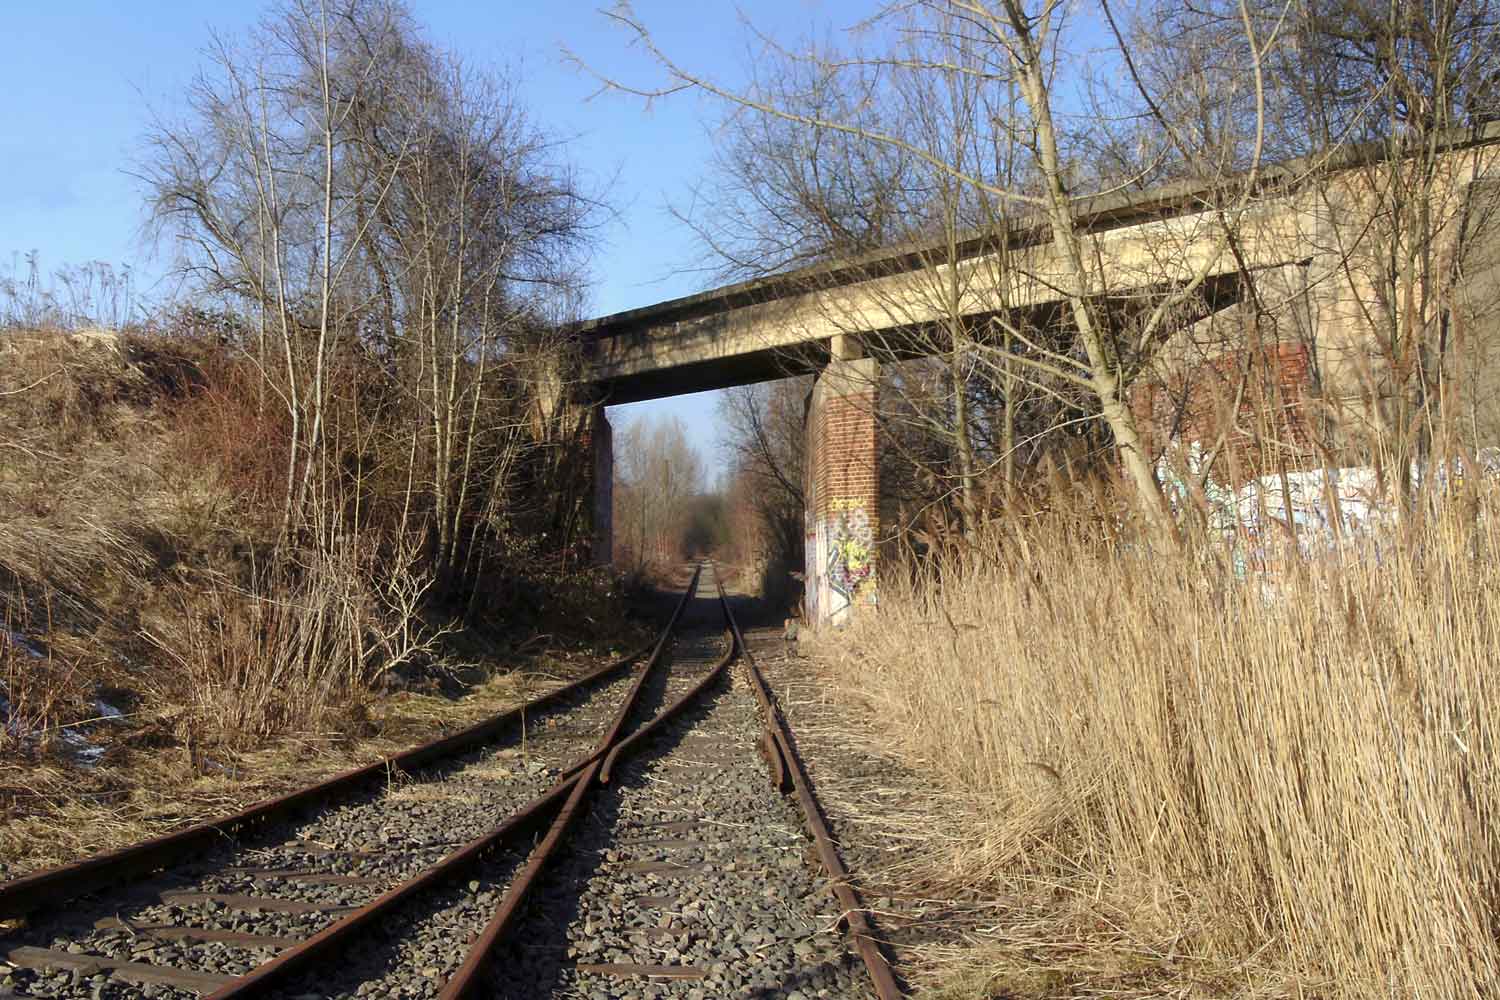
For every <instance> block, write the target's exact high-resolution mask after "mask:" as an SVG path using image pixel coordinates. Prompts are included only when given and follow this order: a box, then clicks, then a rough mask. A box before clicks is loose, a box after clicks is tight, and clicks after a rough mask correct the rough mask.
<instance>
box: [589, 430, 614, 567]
mask: <svg viewBox="0 0 1500 1000" xmlns="http://www.w3.org/2000/svg"><path fill="white" fill-rule="evenodd" d="M593 419H594V423H593V427H592V433H591V434H590V435H589V444H590V446H591V447H592V448H593V451H594V483H593V486H594V490H593V493H594V497H593V501H594V502H593V518H592V520H593V526H594V538H593V551H592V553H591V554H592V556H593V559H594V565H595V566H608V565H609V564H610V563H611V562H613V561H614V558H615V434H614V430H613V429H612V428H611V427H610V426H609V418H608V417H607V416H605V414H604V407H603V406H600V405H599V404H597V403H596V404H594V418H593Z"/></svg>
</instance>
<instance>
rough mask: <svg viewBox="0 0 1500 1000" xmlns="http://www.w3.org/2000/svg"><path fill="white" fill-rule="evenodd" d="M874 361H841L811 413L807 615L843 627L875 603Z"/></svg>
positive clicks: (822, 379) (822, 384) (821, 381)
mask: <svg viewBox="0 0 1500 1000" xmlns="http://www.w3.org/2000/svg"><path fill="white" fill-rule="evenodd" d="M877 372H878V369H877V367H876V365H875V362H874V361H872V360H870V359H855V360H852V361H844V360H838V359H836V360H834V361H832V362H830V364H829V367H828V369H826V370H825V371H824V372H823V374H822V375H820V376H819V378H818V382H817V384H816V385H815V386H814V387H813V392H812V397H811V400H810V402H809V406H808V412H807V462H806V467H805V471H804V475H805V477H806V478H805V480H804V489H805V492H806V495H807V538H806V558H807V565H806V581H807V586H806V588H805V590H804V595H805V610H806V613H807V617H808V620H809V621H811V622H813V623H815V624H823V623H833V624H838V623H840V622H842V621H843V620H844V619H846V618H847V617H848V615H849V614H850V613H851V612H852V610H853V609H854V608H855V607H856V606H859V605H864V606H870V605H873V604H874V603H875V599H876V581H875V573H874V567H875V558H876V545H875V542H876V540H877V539H878V537H879V528H880V524H879V522H880V473H879V468H880V466H879V451H878V449H879V446H880V443H879V438H878V434H877V429H876V421H875V405H876V402H877V395H876V390H875V387H874V381H873V380H874V376H875V375H876V374H877Z"/></svg>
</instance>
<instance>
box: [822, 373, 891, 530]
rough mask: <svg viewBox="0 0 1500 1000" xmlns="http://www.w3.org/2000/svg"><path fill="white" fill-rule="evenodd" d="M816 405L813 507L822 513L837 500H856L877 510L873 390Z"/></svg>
mask: <svg viewBox="0 0 1500 1000" xmlns="http://www.w3.org/2000/svg"><path fill="white" fill-rule="evenodd" d="M816 410H817V412H818V417H817V419H816V421H815V424H814V427H813V435H814V438H813V441H814V450H813V452H812V453H811V457H812V463H811V468H812V470H813V483H812V487H813V489H812V498H813V501H812V502H813V504H814V506H813V513H815V514H817V515H819V516H822V515H825V514H829V513H831V512H833V511H834V509H835V508H834V504H835V503H840V504H848V503H849V502H850V501H857V502H861V503H863V504H864V505H865V507H866V509H867V510H869V511H870V512H871V515H872V516H873V515H874V513H875V512H876V511H878V510H879V509H880V482H879V466H878V464H877V460H878V457H879V456H878V453H877V451H876V447H877V440H876V428H875V393H874V391H873V390H871V391H866V392H860V393H855V394H853V395H848V396H833V397H831V398H825V399H823V400H822V401H821V405H820V406H818V407H817V408H816Z"/></svg>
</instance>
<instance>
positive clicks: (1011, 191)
mask: <svg viewBox="0 0 1500 1000" xmlns="http://www.w3.org/2000/svg"><path fill="white" fill-rule="evenodd" d="M613 16H614V17H615V19H616V20H617V21H618V22H619V23H620V24H622V25H623V26H624V27H625V28H626V30H628V31H629V32H630V33H631V34H632V36H633V37H634V38H635V39H636V40H637V41H639V42H640V43H641V44H642V45H643V47H644V48H645V49H646V50H647V51H648V52H649V53H650V54H651V55H652V56H653V58H655V60H656V61H657V63H658V64H659V65H660V67H662V68H663V69H664V70H665V72H666V73H667V74H668V76H669V82H668V83H667V84H666V85H664V86H659V87H639V86H628V85H625V84H623V83H621V82H619V81H616V80H610V81H606V83H607V85H609V86H613V87H615V88H617V89H621V90H625V91H628V92H632V93H636V94H643V95H646V96H648V97H653V98H654V97H661V96H664V95H666V94H669V93H672V92H674V91H678V90H683V89H687V88H693V89H697V90H700V91H703V92H706V93H709V94H712V95H714V96H716V97H719V98H721V99H723V100H725V101H727V102H729V103H730V104H731V105H732V106H735V107H737V108H740V109H742V110H743V111H744V112H745V113H754V114H761V115H766V116H770V117H773V118H776V119H779V120H782V121H785V122H790V123H793V124H798V125H801V126H803V127H805V128H809V129H822V130H827V131H830V132H836V133H839V134H841V135H844V136H850V137H854V138H857V139H859V140H861V141H863V142H867V143H872V144H875V145H877V146H882V147H889V148H892V149H895V150H898V151H900V152H901V153H903V154H904V155H906V156H909V157H911V158H912V160H913V162H915V163H917V164H921V165H924V166H925V167H927V168H928V169H930V170H931V171H932V172H933V173H934V174H935V175H936V176H939V177H943V178H947V179H949V180H951V181H952V182H953V183H954V184H955V185H956V187H957V188H958V189H959V190H960V191H962V192H964V193H965V194H972V195H974V196H980V197H982V198H983V199H984V200H987V201H989V202H990V203H991V204H992V205H995V206H999V207H1000V209H1001V211H1000V212H997V213H994V214H997V215H999V216H1000V217H1001V218H1002V219H1004V220H1007V225H1006V227H1005V229H1003V230H1002V234H1003V235H1002V237H1001V241H1000V242H1001V245H1002V246H1005V245H1007V244H1008V238H1009V237H1008V233H1009V231H1010V225H1009V223H1010V222H1012V221H1019V220H1021V219H1024V220H1025V221H1026V224H1027V225H1031V226H1037V227H1040V229H1041V231H1042V232H1044V233H1046V236H1047V241H1048V244H1047V245H1048V246H1049V249H1050V252H1051V254H1052V255H1053V258H1054V260H1055V266H1056V267H1057V268H1058V270H1059V272H1060V273H1059V274H1058V275H1057V276H1056V277H1049V278H1048V279H1045V280H1048V281H1050V282H1051V283H1052V284H1053V285H1055V286H1056V287H1057V290H1058V294H1059V296H1060V298H1061V300H1062V304H1063V314H1064V316H1065V317H1066V329H1067V333H1068V339H1069V342H1068V343H1067V344H1066V345H1065V346H1064V349H1062V350H1058V349H1056V348H1054V347H1053V346H1052V345H1051V344H1048V343H1045V342H1042V341H1039V340H1038V339H1036V338H1034V337H1030V336H1028V328H1027V324H1025V323H1017V322H1015V321H1014V317H1013V316H1012V315H1010V314H1008V313H1007V312H1006V311H1004V310H1001V311H998V312H996V313H994V314H993V316H994V318H995V320H996V322H997V324H998V326H999V328H1000V329H1002V330H1004V332H1005V334H1006V335H1007V336H1008V337H1009V338H1011V340H1013V341H1014V342H1018V343H1021V344H1022V345H1023V346H1024V347H1025V350H1023V351H1018V352H1007V356H1008V358H1009V359H1010V361H1009V362H1008V364H1009V365H1010V367H1007V368H1006V369H1005V370H1006V372H1007V374H1008V375H1009V376H1011V377H1014V376H1015V375H1016V374H1017V369H1019V370H1020V371H1024V372H1025V373H1027V374H1028V375H1034V374H1035V375H1040V376H1042V378H1041V380H1040V381H1041V382H1042V383H1043V384H1050V385H1057V384H1061V385H1065V386H1067V387H1069V388H1070V389H1078V390H1082V391H1085V392H1087V393H1088V394H1089V395H1090V397H1091V399H1092V406H1093V407H1094V409H1095V411H1096V412H1097V414H1098V415H1099V418H1100V419H1101V420H1102V421H1103V423H1104V424H1105V426H1106V427H1107V428H1108V430H1109V432H1110V436H1111V439H1112V441H1113V444H1114V446H1115V447H1116V448H1117V450H1118V454H1119V460H1120V463H1121V466H1122V468H1123V470H1124V472H1125V473H1126V476H1127V479H1128V480H1129V481H1130V482H1131V483H1132V484H1133V485H1134V487H1135V494H1136V496H1137V498H1138V500H1139V504H1140V507H1141V510H1142V512H1143V514H1144V515H1145V516H1146V518H1147V520H1148V522H1149V523H1150V524H1151V525H1153V527H1154V529H1155V530H1156V531H1157V532H1158V533H1160V534H1163V535H1170V534H1171V533H1172V527H1171V521H1170V517H1169V514H1168V511H1167V508H1166V506H1165V504H1164V502H1163V498H1162V496H1161V493H1160V490H1159V488H1158V484H1157V480H1156V476H1155V471H1154V469H1153V466H1152V461H1151V457H1150V455H1149V454H1148V453H1147V449H1146V446H1145V442H1144V440H1143V437H1142V434H1141V430H1140V427H1139V425H1138V420H1137V418H1136V416H1135V414H1134V413H1133V412H1132V410H1131V407H1130V401H1129V388H1130V384H1131V381H1132V379H1133V378H1134V377H1135V375H1136V374H1137V373H1138V372H1139V371H1140V370H1141V368H1142V366H1143V361H1144V360H1145V359H1146V358H1149V356H1150V354H1151V353H1152V352H1153V351H1154V350H1155V349H1156V348H1157V346H1159V345H1160V343H1162V341H1163V340H1164V339H1166V337H1167V336H1168V335H1169V334H1170V333H1171V332H1172V331H1173V330H1174V329H1175V328H1176V326H1177V325H1178V324H1179V323H1180V312H1181V311H1182V309H1183V308H1184V307H1188V306H1190V305H1191V304H1192V303H1193V302H1194V301H1195V299H1196V298H1197V297H1198V295H1199V293H1200V291H1201V289H1202V286H1203V283H1204V281H1205V280H1206V278H1207V277H1208V275H1209V273H1210V271H1211V269H1212V267H1213V262H1214V260H1215V255H1214V254H1201V255H1199V256H1198V257H1197V258H1196V260H1197V263H1195V264H1193V265H1192V266H1190V267H1189V268H1188V269H1187V271H1186V272H1183V271H1182V270H1181V269H1180V268H1176V267H1174V266H1173V265H1171V264H1170V263H1167V264H1166V265H1164V266H1163V268H1162V272H1161V273H1160V274H1158V275H1156V276H1155V278H1154V280H1146V279H1142V278H1141V277H1140V276H1136V275H1131V276H1129V278H1128V280H1129V293H1130V295H1129V297H1130V299H1131V300H1132V302H1133V308H1132V309H1131V311H1130V314H1129V315H1128V316H1125V317H1122V316H1121V315H1120V314H1119V313H1118V311H1117V310H1115V309H1113V308H1112V307H1111V305H1110V303H1109V299H1110V295H1111V292H1113V291H1116V290H1117V289H1118V288H1119V287H1120V282H1121V280H1122V278H1121V276H1120V275H1118V274H1117V273H1116V272H1115V270H1114V269H1113V268H1112V265H1111V263H1110V262H1109V260H1108V259H1107V257H1108V255H1107V254H1105V253H1101V247H1100V245H1099V244H1098V242H1097V240H1096V239H1095V238H1094V237H1092V236H1091V235H1090V234H1089V233H1088V232H1087V230H1086V228H1085V226H1084V225H1083V224H1082V223H1081V221H1080V219H1079V217H1078V213H1077V211H1076V208H1075V200H1076V198H1077V197H1078V196H1079V195H1080V194H1085V193H1086V194H1098V193H1100V192H1098V191H1097V190H1092V191H1089V190H1086V191H1079V190H1077V189H1076V187H1075V183H1076V181H1077V178H1078V176H1079V175H1080V174H1081V173H1082V171H1080V170H1079V169H1078V166H1077V164H1076V163H1074V162H1073V161H1072V160H1071V159H1070V157H1069V149H1068V146H1067V142H1066V140H1067V136H1066V135H1065V133H1064V132H1063V130H1062V129H1061V128H1060V127H1059V126H1058V124H1057V114H1058V112H1057V106H1058V102H1059V97H1058V95H1057V94H1056V93H1055V91H1054V83H1055V80H1056V79H1057V72H1058V69H1059V61H1060V58H1061V52H1062V42H1063V38H1064V36H1065V34H1066V32H1067V30H1068V28H1069V23H1070V22H1069V20H1068V18H1067V16H1066V14H1065V12H1064V10H1063V9H1062V8H1060V7H1057V6H1056V5H1052V4H1037V5H1026V4H1023V3H1021V2H1019V0H1017V2H1010V0H1001V2H997V3H989V2H970V0H926V2H920V3H915V4H901V5H892V6H890V7H887V8H885V9H883V10H881V11H880V12H879V13H877V14H876V15H875V20H876V21H879V22H883V23H884V24H885V25H886V26H887V27H889V28H890V33H891V34H892V36H893V37H894V38H895V42H894V43H893V45H892V47H891V48H890V50H889V51H886V52H882V53H880V54H879V55H875V56H866V55H861V56H858V57H855V58H853V59H851V60H847V61H845V60H841V59H840V58H838V57H837V56H833V55H828V54H825V53H823V52H820V51H818V50H813V51H812V52H811V53H810V54H807V55H803V54H801V53H798V54H797V55H795V56H792V55H791V54H789V53H786V52H785V51H784V50H782V52H783V54H784V55H787V57H788V58H794V59H799V60H801V61H803V62H805V63H808V64H809V65H811V66H812V67H814V70H813V71H814V72H816V73H819V74H820V76H837V75H839V74H841V73H851V74H858V73H860V72H864V71H867V70H868V69H869V68H870V67H871V66H877V65H878V66H879V67H881V68H882V69H883V70H884V71H886V72H888V73H890V74H892V75H893V76H896V77H899V78H901V79H903V80H909V81H912V82H913V86H914V87H915V88H916V89H917V91H918V92H919V93H925V94H927V95H938V96H940V97H941V96H943V95H955V96H958V95H962V96H964V98H965V99H964V100H962V101H960V102H959V103H958V104H956V105H953V107H954V109H955V111H956V114H954V115H953V116H952V120H954V121H959V120H963V121H965V122H966V123H967V124H969V125H970V126H971V127H972V128H973V129H974V131H975V132H977V133H978V134H977V135H975V136H974V138H973V139H970V140H968V141H967V142H965V143H964V144H963V145H964V148H973V149H977V150H980V151H981V152H986V151H989V150H997V149H1004V148H1007V147H1015V148H1018V149H1019V150H1021V151H1022V152H1023V153H1024V163H1023V164H1022V168H1021V169H1016V168H1015V167H1014V158H1011V160H1010V161H1009V164H1008V167H1007V169H1005V170H1002V171H990V170H986V169H980V168H978V167H977V166H976V165H975V164H974V163H972V162H966V161H964V160H963V159H960V158H958V157H955V155H954V152H955V149H954V148H953V147H952V146H950V145H948V144H946V143H934V142H932V141H931V140H932V138H933V136H932V135H930V134H929V135H921V134H917V135H912V134H909V133H905V132H901V131H896V130H891V129H884V128H882V127H880V126H879V125H876V126H871V125H870V124H868V123H866V122H863V121H860V120H857V119H856V120H845V119H841V118H838V117H836V116H829V115H825V114H824V113H823V112H822V110H820V109H816V108H815V109H801V108H797V107H788V106H786V105H785V104H784V103H783V102H781V101H779V100H778V95H777V94H775V93H774V92H771V93H767V92H765V91H763V90H757V89H755V88H753V87H751V88H748V89H746V88H732V87H728V86H725V85H723V84H720V83H718V82H717V81H716V80H715V79H713V78H712V77H711V76H709V75H707V74H705V73H702V72H698V71H695V70H693V69H692V68H690V67H687V66H686V65H684V64H683V63H682V62H681V61H680V60H677V59H675V58H673V57H672V56H670V55H669V54H667V53H666V52H664V51H662V49H661V48H660V47H659V46H657V45H656V44H655V42H654V39H653V38H652V35H651V34H650V32H649V30H648V29H647V28H646V26H645V25H644V24H643V23H642V22H641V21H640V20H639V19H637V18H635V17H634V15H633V14H632V13H631V12H630V10H629V9H628V8H627V7H623V6H622V7H619V8H617V9H616V10H615V12H614V14H613ZM1242 22H1243V24H1244V27H1245V30H1246V31H1247V33H1248V34H1249V35H1250V37H1251V42H1250V49H1251V50H1252V52H1256V53H1258V52H1259V50H1260V43H1259V41H1258V40H1257V39H1256V36H1255V35H1254V24H1253V22H1252V20H1251V19H1250V18H1249V17H1248V16H1246V17H1244V18H1242ZM1259 72H1260V70H1259V60H1258V58H1257V59H1256V60H1254V62H1253V65H1252V74H1253V77H1254V78H1255V79H1257V80H1258V79H1259ZM933 80H941V81H944V84H943V86H941V87H924V86H923V84H924V83H927V82H929V81H933ZM1257 91H1259V88H1257ZM1257 107H1258V105H1257ZM981 110H982V112H983V113H986V114H989V115H992V116H993V117H990V118H988V119H986V118H984V117H982V116H981V114H980V112H981ZM1257 113H1258V112H1257ZM1259 135H1260V133H1259V131H1257V136H1259ZM945 138H946V136H945ZM1261 148H1262V145H1261V142H1260V141H1259V139H1257V141H1256V142H1255V143H1254V144H1253V145H1252V149H1251V151H1250V155H1249V157H1248V168H1249V169H1248V174H1247V175H1246V176H1245V177H1244V178H1243V180H1242V182H1241V184H1240V185H1239V187H1238V191H1239V193H1238V194H1237V195H1234V196H1231V197H1230V198H1229V203H1228V206H1227V212H1226V215H1227V217H1228V218H1229V220H1230V221H1231V222H1233V221H1234V218H1235V216H1236V215H1237V214H1238V212H1239V211H1241V210H1242V209H1243V208H1244V206H1245V205H1246V204H1247V202H1248V198H1249V192H1250V191H1252V190H1253V189H1254V186H1255V172H1256V167H1257V164H1258V162H1259V156H1260V151H1261ZM983 162H984V163H985V164H986V165H988V164H989V163H990V162H992V160H991V159H990V158H989V157H987V158H986V159H985V160H984V161H983ZM1215 228H1217V227H1215ZM1177 235H1178V236H1179V237H1180V238H1181V239H1182V240H1198V241H1203V240H1208V241H1216V242H1218V243H1220V244H1222V243H1223V242H1224V240H1225V237H1224V235H1223V233H1222V232H1216V231H1198V232H1193V233H1190V234H1188V233H1183V234H1177ZM1170 237H1171V234H1170V233H1165V232H1164V233H1163V238H1164V239H1170ZM1168 256H1170V255H1169V254H1166V253H1163V254H1162V257H1163V258H1166V257H1168ZM1179 259H1180V258H1179ZM954 263H955V264H956V262H954ZM1024 277H1026V278H1027V279H1028V280H1035V279H1036V276H1024ZM1150 288H1155V289H1157V291H1155V292H1154V293H1148V292H1147V289H1150ZM951 291H952V287H951V284H950V295H951ZM940 325H941V324H940ZM1055 330H1056V328H1054V332H1055ZM952 333H953V331H952V330H951V329H950V334H949V341H950V344H951V342H952ZM962 346H963V345H962V344H960V345H958V347H959V349H958V350H957V353H958V354H959V355H962V353H963V351H962ZM961 370H962V366H961V364H960V367H959V372H960V373H961ZM965 475H970V476H971V475H972V469H971V470H969V471H968V472H965V471H963V470H960V482H962V481H963V477H964V476H965Z"/></svg>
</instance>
